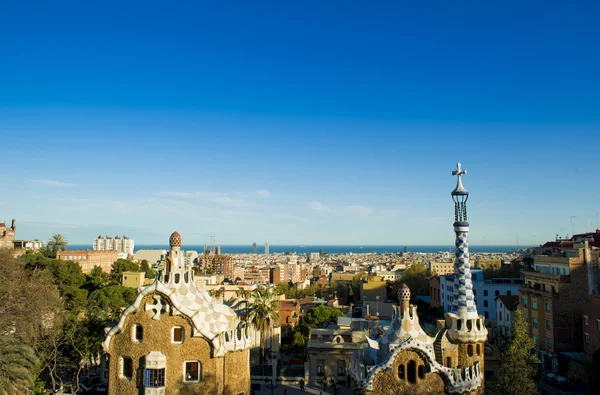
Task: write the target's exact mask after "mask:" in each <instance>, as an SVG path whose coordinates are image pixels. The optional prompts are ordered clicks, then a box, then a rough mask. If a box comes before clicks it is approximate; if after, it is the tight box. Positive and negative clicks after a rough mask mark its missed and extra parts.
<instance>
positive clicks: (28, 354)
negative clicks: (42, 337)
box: [0, 331, 38, 394]
mask: <svg viewBox="0 0 600 395" xmlns="http://www.w3.org/2000/svg"><path fill="white" fill-rule="evenodd" d="M2 332H5V331H2ZM37 363H38V360H37V358H36V356H35V353H34V351H33V349H32V348H31V347H29V346H28V345H26V344H24V343H23V341H22V340H20V339H18V338H17V337H16V336H14V335H12V334H10V335H4V334H3V335H2V336H0V393H2V394H22V393H25V392H26V391H27V389H28V388H31V387H32V386H33V379H34V374H33V370H34V368H35V367H36V365H37Z"/></svg>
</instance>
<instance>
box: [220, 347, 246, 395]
mask: <svg viewBox="0 0 600 395" xmlns="http://www.w3.org/2000/svg"><path fill="white" fill-rule="evenodd" d="M249 358H250V353H249V351H248V350H244V351H238V352H233V353H227V354H225V372H224V375H225V376H224V377H225V389H224V392H223V394H224V395H236V394H239V393H244V394H249V393H250V366H249Z"/></svg>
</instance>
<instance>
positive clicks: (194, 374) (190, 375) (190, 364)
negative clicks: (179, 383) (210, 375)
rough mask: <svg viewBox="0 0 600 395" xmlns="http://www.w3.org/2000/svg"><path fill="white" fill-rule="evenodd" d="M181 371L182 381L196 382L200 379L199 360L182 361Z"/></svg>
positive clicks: (200, 366)
mask: <svg viewBox="0 0 600 395" xmlns="http://www.w3.org/2000/svg"><path fill="white" fill-rule="evenodd" d="M183 371H184V372H183V381H185V382H186V383H189V382H198V381H201V380H202V364H201V363H200V361H186V362H184V369H183Z"/></svg>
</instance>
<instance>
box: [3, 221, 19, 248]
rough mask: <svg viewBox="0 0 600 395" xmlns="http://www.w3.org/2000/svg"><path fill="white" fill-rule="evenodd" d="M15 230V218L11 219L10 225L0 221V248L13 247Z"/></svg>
mask: <svg viewBox="0 0 600 395" xmlns="http://www.w3.org/2000/svg"><path fill="white" fill-rule="evenodd" d="M16 231H17V220H16V219H13V220H12V224H11V227H10V228H9V227H7V226H6V223H4V222H0V248H13V241H14V240H15V233H16Z"/></svg>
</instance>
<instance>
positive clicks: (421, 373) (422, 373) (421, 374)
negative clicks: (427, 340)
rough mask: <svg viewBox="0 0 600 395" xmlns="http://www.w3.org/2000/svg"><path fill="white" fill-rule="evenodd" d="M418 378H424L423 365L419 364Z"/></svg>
mask: <svg viewBox="0 0 600 395" xmlns="http://www.w3.org/2000/svg"><path fill="white" fill-rule="evenodd" d="M419 378H420V379H424V378H425V366H423V365H419Z"/></svg>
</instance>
